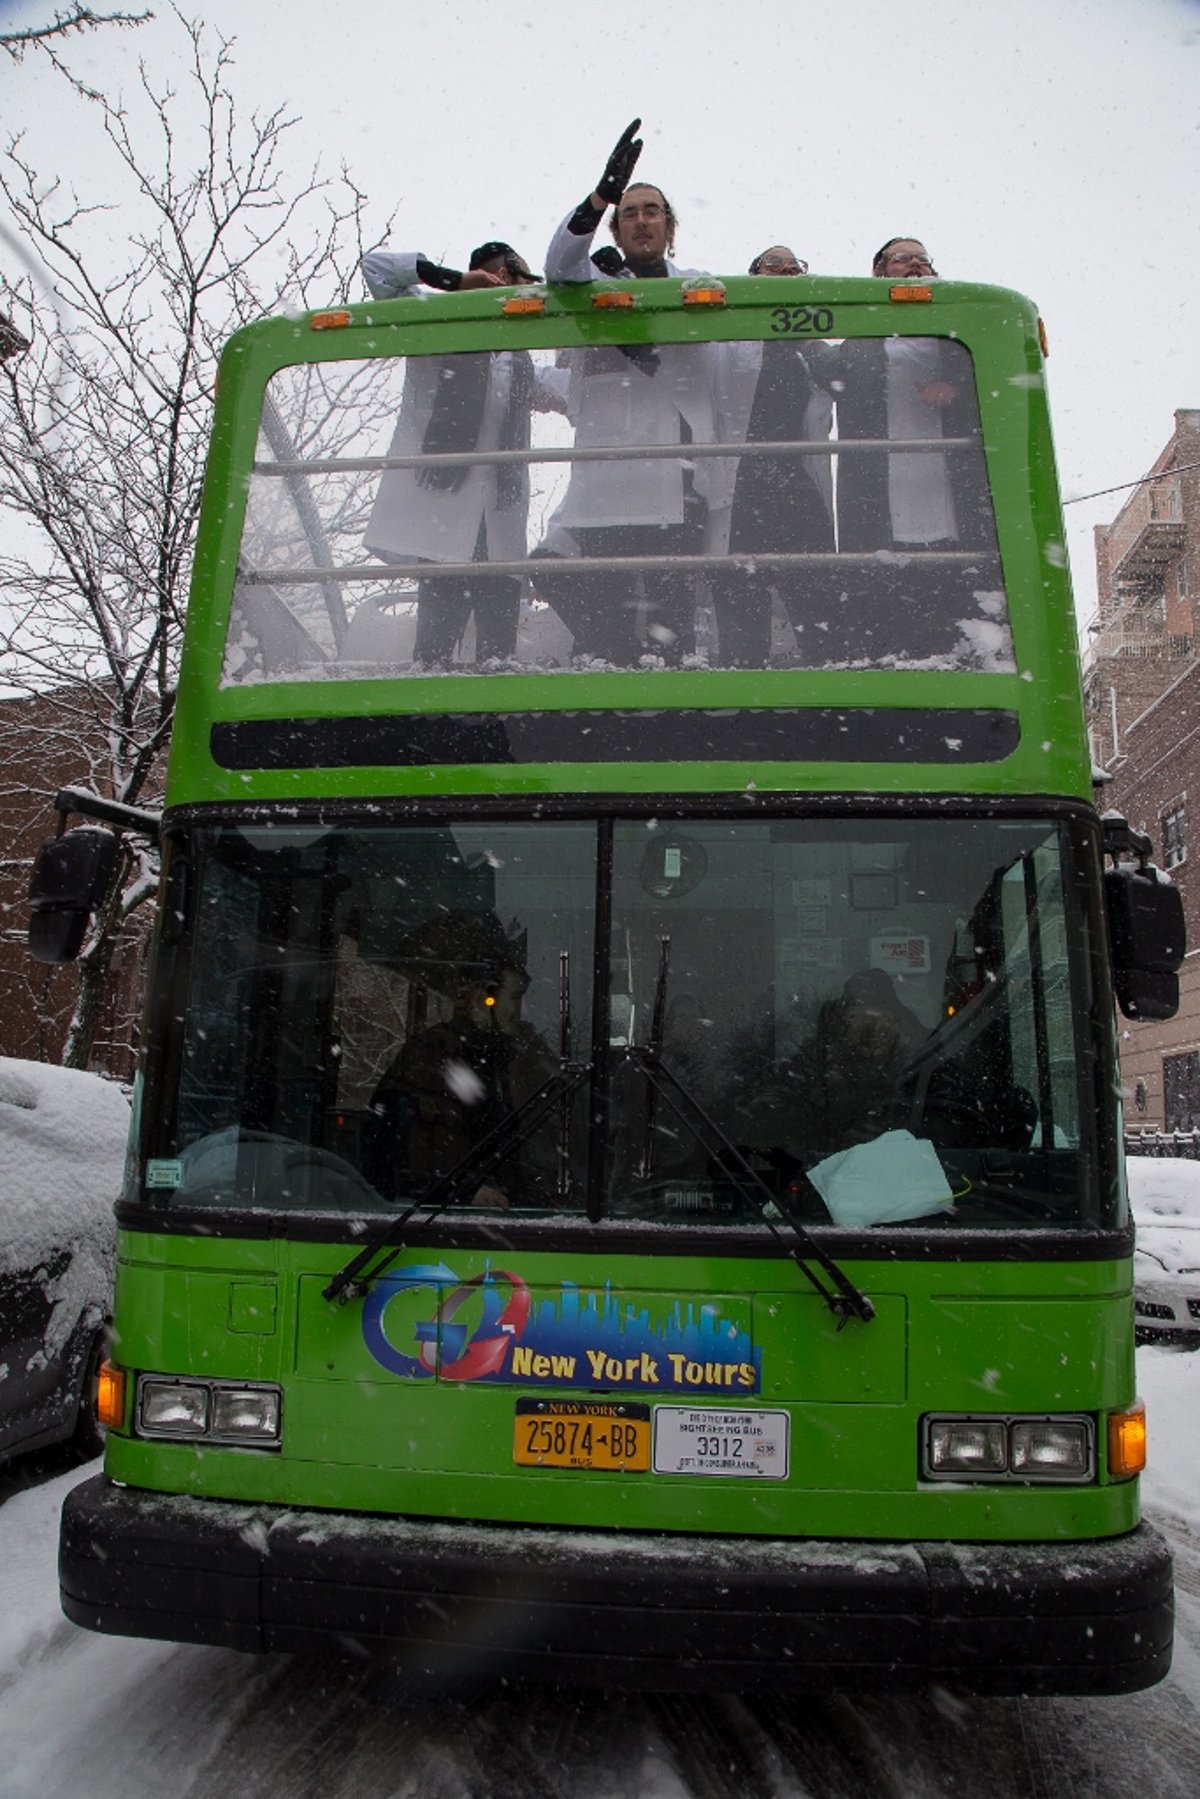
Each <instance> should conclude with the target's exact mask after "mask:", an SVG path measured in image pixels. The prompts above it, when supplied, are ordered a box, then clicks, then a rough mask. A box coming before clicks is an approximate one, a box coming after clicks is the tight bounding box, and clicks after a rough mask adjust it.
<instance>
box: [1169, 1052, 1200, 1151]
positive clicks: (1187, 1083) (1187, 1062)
mask: <svg viewBox="0 0 1200 1799" xmlns="http://www.w3.org/2000/svg"><path fill="white" fill-rule="evenodd" d="M1163 1107H1164V1111H1165V1114H1166V1116H1165V1119H1164V1123H1165V1124H1166V1128H1167V1129H1168V1130H1169V1131H1195V1130H1200V1051H1197V1050H1194V1049H1190V1050H1188V1052H1187V1054H1186V1055H1182V1056H1164V1057H1163Z"/></svg>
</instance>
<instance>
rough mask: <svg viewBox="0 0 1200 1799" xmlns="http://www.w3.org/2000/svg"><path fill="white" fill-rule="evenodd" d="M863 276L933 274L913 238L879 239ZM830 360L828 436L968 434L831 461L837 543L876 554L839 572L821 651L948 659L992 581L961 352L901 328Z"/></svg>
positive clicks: (969, 384)
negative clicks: (833, 425)
mask: <svg viewBox="0 0 1200 1799" xmlns="http://www.w3.org/2000/svg"><path fill="white" fill-rule="evenodd" d="M871 273H872V274H873V275H874V276H875V277H876V279H879V280H885V281H889V282H891V283H893V284H894V285H899V286H920V285H922V284H924V283H926V282H930V281H935V280H936V279H937V270H936V269H935V268H934V266H933V261H932V258H931V257H930V255H929V253H928V251H927V250H926V248H925V246H924V244H923V243H922V242H921V241H920V239H919V238H914V237H893V238H889V239H888V241H887V243H885V244H883V245H882V246H881V248H880V249H878V250H877V251H876V252H875V255H874V257H873V258H872V263H871ZM902 310H905V311H906V313H907V312H908V311H909V310H911V309H902ZM835 357H836V361H835V363H834V365H833V367H832V369H831V375H832V377H833V379H832V381H831V385H832V386H833V389H834V393H835V397H836V401H837V417H838V438H839V440H848V439H849V440H853V439H855V438H866V439H876V440H878V439H880V438H891V439H894V440H899V439H904V438H909V439H918V440H924V441H927V442H928V441H930V440H933V439H936V438H941V437H954V438H970V439H973V440H974V441H973V443H972V444H971V445H970V446H969V447H966V448H963V449H959V450H947V451H944V452H943V451H930V452H929V453H925V452H924V451H909V452H906V453H905V454H903V455H895V456H880V455H875V454H867V453H862V454H859V455H854V454H850V455H844V456H842V457H840V458H839V461H838V481H837V535H838V549H839V551H842V552H845V551H849V552H851V553H854V554H857V555H860V556H862V555H866V554H874V555H877V556H878V555H880V553H882V556H881V560H880V561H879V562H877V563H872V564H865V565H864V564H861V563H860V564H858V565H857V566H855V565H849V566H848V567H847V569H846V571H845V572H844V573H841V574H840V575H839V579H838V582H837V584H836V585H837V590H838V591H837V594H835V595H834V596H833V597H832V599H831V602H830V607H829V611H830V617H829V619H828V620H827V625H828V630H827V633H826V642H827V650H828V653H829V658H830V660H840V659H849V660H852V661H857V660H862V659H863V658H866V659H867V660H870V661H877V660H878V659H880V658H881V657H888V658H892V657H898V658H899V659H901V660H903V661H905V662H913V661H926V660H928V659H930V658H937V659H938V660H939V661H946V660H947V659H949V660H950V661H951V662H953V661H956V660H959V659H960V657H961V654H962V653H965V652H964V649H963V641H965V640H964V627H965V630H966V635H967V637H969V634H970V627H971V622H972V620H974V619H979V618H984V617H987V616H989V614H988V607H989V604H990V597H994V596H991V594H990V590H994V589H996V588H998V587H999V585H1000V583H999V569H998V565H997V562H996V546H995V529H994V524H993V521H992V514H991V506H990V503H989V500H988V495H987V481H986V473H985V470H984V466H983V459H982V450H981V448H980V447H979V411H978V406H977V404H976V399H975V382H974V373H973V370H972V367H971V362H970V357H969V356H968V354H967V352H966V350H965V349H963V347H962V346H961V345H960V344H956V343H954V342H952V341H951V340H950V339H948V338H938V337H915V336H914V337H910V336H907V335H902V334H897V335H895V336H892V337H888V338H871V339H868V338H859V339H857V340H855V339H848V340H847V341H846V342H845V343H843V344H842V345H841V346H840V349H839V350H838V351H837V352H836V353H835ZM964 549H969V550H977V551H978V552H979V558H978V561H977V562H976V563H973V564H971V565H963V564H960V565H953V564H946V563H943V564H941V565H938V564H937V563H936V562H933V561H930V562H928V563H926V564H924V565H922V564H921V563H919V562H912V563H906V562H905V561H904V560H903V558H904V557H905V556H906V555H910V554H914V553H923V554H925V555H930V554H937V553H940V552H948V551H949V552H959V551H961V550H964ZM839 599H840V602H841V603H840V604H839V603H838V601H839ZM960 640H963V641H960Z"/></svg>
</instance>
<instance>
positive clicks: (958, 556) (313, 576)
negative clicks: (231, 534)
mask: <svg viewBox="0 0 1200 1799" xmlns="http://www.w3.org/2000/svg"><path fill="white" fill-rule="evenodd" d="M996 555H997V552H996V551H995V549H990V550H911V551H891V550H889V551H887V552H886V554H884V555H881V553H880V552H879V551H878V550H847V551H845V552H842V553H838V552H837V551H834V550H807V551H800V550H789V551H783V550H770V551H764V552H763V553H761V554H758V553H755V552H751V553H739V554H736V555H732V556H729V555H725V556H532V557H526V559H525V560H524V561H521V562H379V563H348V564H347V565H346V566H344V567H341V568H312V569H257V568H246V569H243V570H242V572H241V575H240V577H239V582H238V585H239V586H242V587H246V586H250V587H298V586H301V587H302V586H315V585H317V584H319V583H320V582H322V581H328V580H329V579H330V578H331V577H336V579H337V580H339V581H397V580H401V579H404V578H407V579H409V580H413V581H422V580H428V578H429V576H430V575H437V576H439V577H441V576H443V575H453V576H466V575H482V574H487V575H511V576H515V577H517V578H518V579H520V578H521V577H524V576H528V577H529V578H530V579H531V580H533V581H534V583H535V585H536V581H537V577H538V575H539V574H542V575H547V576H549V575H553V576H554V578H555V580H557V579H558V577H559V576H560V575H567V574H573V575H588V574H600V573H605V572H608V571H620V570H622V569H624V570H630V571H633V570H636V569H644V568H655V569H663V568H669V569H675V570H678V571H680V572H687V573H693V572H694V573H704V572H705V571H707V570H709V569H714V568H725V569H728V568H734V569H737V568H742V569H747V570H753V569H758V568H835V569H836V568H867V567H879V566H880V565H881V563H882V564H888V565H891V566H897V565H899V566H904V567H907V566H909V565H910V564H911V565H916V566H919V567H922V568H924V567H936V568H961V567H962V566H963V565H964V564H967V563H972V562H978V561H979V560H980V559H981V558H983V557H991V558H993V559H994V558H995V557H996Z"/></svg>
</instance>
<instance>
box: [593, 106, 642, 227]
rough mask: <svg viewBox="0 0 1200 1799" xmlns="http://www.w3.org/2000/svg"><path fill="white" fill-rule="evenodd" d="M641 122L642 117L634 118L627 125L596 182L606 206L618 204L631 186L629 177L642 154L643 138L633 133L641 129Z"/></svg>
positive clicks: (597, 190)
mask: <svg viewBox="0 0 1200 1799" xmlns="http://www.w3.org/2000/svg"><path fill="white" fill-rule="evenodd" d="M641 123H642V121H641V120H640V119H634V121H633V123H632V124H631V125H626V127H625V129H624V131H623V132H622V133H621V135H620V137H619V138H618V139H617V141H616V144H615V145H614V147H613V153H612V155H611V156H610V157H609V159H608V165H607V167H606V168H605V171H604V173H603V175H601V177H600V179H599V181H597V183H596V189H595V191H596V192H597V193H598V194H599V196H600V198H601V199H602V200H603V201H604V203H605V205H606V206H616V205H617V203H618V202H619V200H620V198H621V195H622V194H623V193H624V192H625V189H626V188H627V187H628V186H629V177H630V176H631V175H632V174H633V170H634V165H635V164H636V162H637V159H638V157H639V156H640V155H641V154H642V140H641V138H640V137H635V136H634V135H633V134H634V132H635V131H637V130H639V129H640V127H641Z"/></svg>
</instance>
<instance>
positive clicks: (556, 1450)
mask: <svg viewBox="0 0 1200 1799" xmlns="http://www.w3.org/2000/svg"><path fill="white" fill-rule="evenodd" d="M513 1461H514V1462H516V1463H518V1465H519V1466H520V1467H522V1468H590V1469H599V1470H605V1469H608V1470H616V1471H621V1470H624V1471H625V1472H626V1473H630V1472H642V1471H644V1470H645V1469H647V1468H648V1467H649V1466H650V1407H649V1406H648V1405H637V1404H627V1403H622V1402H620V1401H618V1400H613V1401H611V1402H610V1401H607V1400H603V1399H592V1400H588V1399H581V1400H575V1401H572V1400H559V1399H518V1401H517V1415H516V1420H515V1424H514V1431H513Z"/></svg>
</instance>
